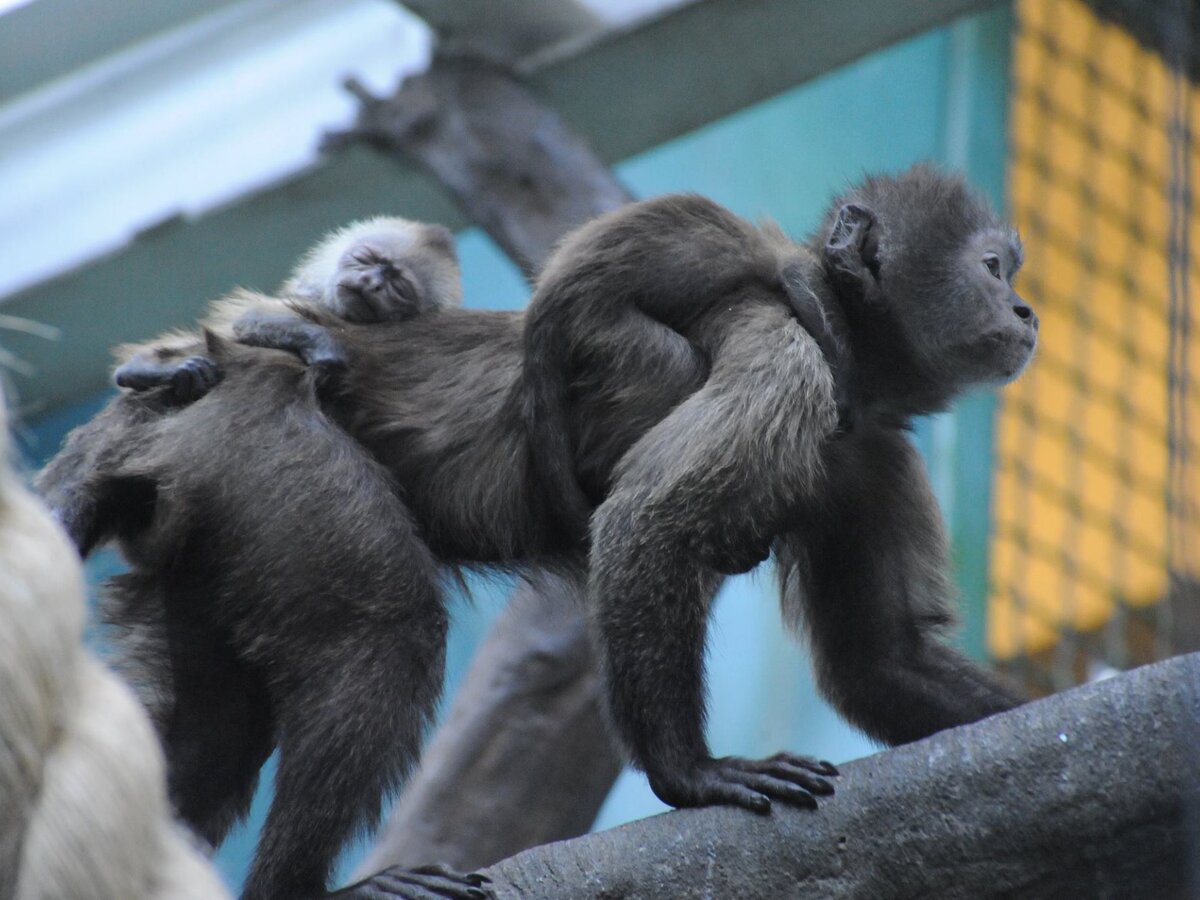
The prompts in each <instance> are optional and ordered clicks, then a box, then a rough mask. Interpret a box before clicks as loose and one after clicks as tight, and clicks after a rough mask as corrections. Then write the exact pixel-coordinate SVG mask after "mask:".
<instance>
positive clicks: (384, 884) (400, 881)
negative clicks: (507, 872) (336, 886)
mask: <svg viewBox="0 0 1200 900" xmlns="http://www.w3.org/2000/svg"><path fill="white" fill-rule="evenodd" d="M489 885H490V882H489V881H488V878H487V876H486V875H480V874H478V873H477V872H471V873H469V874H462V873H461V872H455V871H454V870H452V869H447V868H446V867H445V866H422V867H421V868H419V869H405V868H403V867H402V866H393V867H392V868H390V869H384V870H383V871H382V872H379V873H378V874H376V875H372V876H371V877H370V878H367V879H365V880H364V881H360V882H358V883H357V884H352V885H350V886H349V887H346V888H342V889H341V890H340V891H334V892H333V894H332V895H331V896H333V897H341V898H344V900H491V898H494V897H495V896H496V895H495V893H494V892H493V891H492V889H491V887H490V886H489Z"/></svg>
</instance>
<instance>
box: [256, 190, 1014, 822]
mask: <svg viewBox="0 0 1200 900" xmlns="http://www.w3.org/2000/svg"><path fill="white" fill-rule="evenodd" d="M914 223H915V224H914ZM981 254H983V255H984V256H988V255H990V254H994V255H995V256H996V260H994V261H993V262H995V264H996V266H997V267H998V268H997V271H998V272H999V274H1001V275H1002V277H993V276H992V275H991V274H990V273H989V271H988V269H987V268H985V265H984V262H983V259H982V258H981ZM1019 263H1020V251H1019V246H1018V245H1017V244H1016V243H1015V239H1014V237H1013V235H1012V233H1011V231H1010V230H1008V229H1005V228H1004V227H1003V226H1002V225H1000V223H999V222H998V221H997V220H996V219H995V217H994V216H993V215H992V213H991V212H990V211H989V210H988V209H987V207H986V205H985V204H983V203H982V202H980V201H979V200H978V199H977V198H976V197H975V196H974V195H972V194H971V193H970V192H969V191H968V190H967V189H966V188H965V186H964V185H963V184H962V182H961V181H960V180H958V179H955V178H951V177H947V176H944V175H941V174H938V173H936V172H934V171H932V170H929V169H924V168H918V169H915V170H912V171H910V172H907V173H904V174H902V175H900V176H895V177H882V178H873V179H868V180H867V181H866V182H865V183H864V184H863V185H861V186H859V187H858V188H856V189H855V190H853V191H852V192H850V193H849V194H848V195H847V197H845V198H843V199H842V200H840V201H838V202H837V203H835V204H834V206H833V208H832V209H831V212H830V214H829V216H828V217H827V220H826V223H825V225H824V226H823V227H822V228H821V229H820V230H819V231H818V232H817V233H816V234H815V235H814V236H813V238H812V239H811V240H810V241H809V242H807V244H792V243H791V242H788V241H786V240H785V239H784V238H783V237H782V235H781V234H780V233H779V232H778V230H777V229H773V228H763V229H759V228H755V227H754V226H751V225H749V224H748V223H744V222H742V221H741V220H739V219H737V218H736V217H734V216H732V215H731V214H730V213H728V212H727V211H725V210H722V209H721V208H720V207H717V206H716V205H715V204H711V203H710V202H708V201H704V200H702V199H701V198H695V197H681V198H680V197H675V198H662V199H658V200H651V201H646V202H644V203H640V204H633V205H631V206H629V207H627V208H625V209H623V210H620V211H618V212H616V213H615V214H612V215H610V216H608V217H605V218H603V219H600V220H597V222H595V223H593V224H591V225H589V226H585V227H584V228H583V229H581V230H580V231H579V232H577V233H576V234H575V235H574V236H573V237H570V238H568V239H567V241H566V242H564V244H563V246H562V247H561V248H560V249H559V251H558V252H557V253H556V254H555V256H554V257H553V258H552V259H551V261H550V262H549V263H548V264H547V266H546V270H545V272H544V273H543V275H542V277H541V279H540V280H539V283H538V287H537V291H536V293H535V297H534V300H533V302H532V304H531V307H530V310H529V313H528V327H526V319H525V317H523V316H522V315H521V314H517V313H486V312H471V311H465V310H443V311H440V312H438V313H437V314H436V315H429V316H419V317H417V318H415V319H413V320H411V321H409V322H406V323H404V324H403V326H402V327H401V326H392V325H389V324H388V323H381V324H379V325H374V326H371V327H363V326H360V325H354V324H346V323H342V322H339V321H337V320H335V319H333V318H331V317H330V316H328V314H327V313H323V312H321V311H311V310H310V311H305V312H304V315H305V317H306V318H307V320H308V321H306V322H301V323H300V324H301V325H302V326H304V327H305V328H310V329H311V328H316V329H318V330H321V331H327V332H329V333H331V334H335V335H336V343H337V345H338V351H339V353H341V354H343V357H342V358H343V360H344V369H343V370H342V371H340V372H339V373H338V374H337V375H336V377H333V378H331V379H330V380H329V382H328V383H327V384H326V393H325V394H324V398H325V408H326V409H327V410H328V412H329V414H330V415H332V416H333V417H335V418H336V419H337V420H338V421H339V422H341V423H342V424H343V425H344V426H345V427H346V428H347V430H348V431H349V432H350V433H351V434H353V435H354V437H355V438H356V439H357V440H358V441H359V442H361V444H362V445H363V446H364V447H365V448H366V449H367V450H368V451H369V453H370V454H371V455H372V456H373V457H374V458H375V459H377V460H378V461H379V462H380V463H382V465H383V466H384V467H385V468H386V469H387V471H388V472H389V473H390V474H391V476H392V477H393V478H395V479H396V481H397V483H398V484H399V486H400V489H401V490H402V491H403V494H404V496H405V499H406V501H407V504H408V508H409V509H410V510H411V512H412V515H413V516H414V518H415V520H416V522H417V525H418V528H419V530H420V533H421V535H422V537H423V538H424V540H425V541H426V542H427V544H428V546H429V549H430V550H431V552H432V553H433V555H434V556H435V557H436V558H438V559H439V560H440V561H442V562H445V563H450V564H493V565H505V566H519V565H524V564H528V563H531V562H537V563H540V564H547V563H550V564H553V563H559V562H561V563H563V564H564V565H568V566H570V565H573V564H575V563H578V561H579V560H580V557H581V554H582V552H583V550H584V549H585V548H586V546H587V545H586V542H585V540H584V538H585V532H584V528H583V523H582V521H581V517H583V516H586V515H587V513H588V512H589V511H590V510H591V509H592V508H593V507H596V508H595V512H594V514H593V515H592V517H591V524H590V539H591V546H590V569H589V585H590V603H591V608H592V614H593V619H594V622H595V625H596V636H597V639H598V642H599V646H600V650H601V657H602V660H603V663H604V666H605V672H606V676H607V681H608V687H609V700H610V703H609V708H610V712H611V714H612V718H613V722H614V724H615V726H616V728H617V730H618V732H619V733H620V735H621V736H622V738H623V739H624V740H625V742H626V744H627V745H628V746H629V747H630V748H631V750H632V753H633V757H634V760H635V762H636V763H637V764H638V765H640V766H641V767H642V768H643V769H644V770H645V771H646V772H647V774H648V775H649V777H650V781H651V784H652V786H653V787H654V789H655V790H656V792H658V794H659V796H660V797H662V798H663V799H664V800H666V801H667V802H670V803H673V804H675V805H695V804H702V803H712V802H729V803H736V804H740V805H744V806H746V807H749V808H751V809H755V810H760V811H761V810H764V809H766V808H768V807H769V805H770V802H771V798H776V799H783V800H786V801H789V802H795V803H800V804H805V805H813V804H814V800H813V794H814V793H827V792H828V791H830V790H831V789H832V788H831V787H830V785H829V784H828V782H826V781H825V780H824V779H823V778H821V777H819V776H821V775H827V774H831V773H832V768H831V767H829V766H828V765H827V764H822V763H819V762H817V761H814V760H810V759H806V758H804V757H799V756H793V755H791V754H780V755H778V756H776V757H773V758H771V759H768V760H742V759H733V758H731V759H724V760H717V759H713V758H712V757H711V755H710V754H709V751H708V747H707V744H706V742H705V739H704V729H703V725H704V700H703V698H704V689H703V670H702V661H703V646H704V636H705V628H706V622H707V616H708V610H709V606H710V604H711V601H712V597H713V596H714V594H715V591H716V589H717V588H718V586H719V584H720V582H721V579H722V576H723V575H724V574H726V573H731V572H736V571H742V570H744V569H746V568H749V567H750V566H752V565H753V564H754V563H755V562H756V561H757V560H758V559H760V558H761V557H762V556H763V555H764V554H765V552H766V549H767V548H768V547H770V546H771V544H772V542H773V543H774V547H775V549H776V552H777V554H778V557H779V561H780V572H781V579H782V581H783V586H784V603H785V610H786V615H787V617H788V618H789V619H791V620H796V621H800V620H802V621H804V622H806V623H807V625H808V631H809V634H810V636H811V637H812V639H813V643H814V653H815V656H816V659H817V661H818V670H819V682H820V684H821V686H822V689H823V690H824V691H825V692H826V693H827V695H828V696H829V697H830V699H831V700H832V701H833V702H834V703H835V704H836V705H837V706H838V707H839V709H841V710H842V712H843V713H844V714H845V715H846V716H847V717H848V718H849V719H850V720H851V721H853V722H855V723H856V724H857V725H859V726H860V727H862V728H863V729H865V730H866V731H868V732H869V733H871V734H873V735H874V736H876V737H878V738H880V739H883V740H887V741H892V742H895V741H905V740H911V739H913V738H916V737H920V736H922V735H924V734H928V733H930V732H931V731H934V730H937V729H939V728H944V727H949V726H950V725H955V724H963V723H966V722H970V721H974V720H975V719H978V718H980V717H982V716H985V715H989V714H991V713H993V712H996V711H998V710H1000V709H1005V708H1008V707H1009V706H1012V705H1013V704H1015V703H1016V702H1018V698H1016V697H1015V696H1013V695H1010V694H1008V693H1007V692H1006V691H1005V690H1004V689H1003V688H1001V687H999V686H998V685H996V684H995V683H993V681H992V680H991V679H990V677H989V676H987V675H985V674H983V673H982V672H981V671H980V670H979V669H978V668H977V667H975V666H974V665H973V664H971V663H970V662H968V661H967V660H966V659H965V658H964V657H962V656H961V655H960V654H958V653H957V652H955V651H953V650H951V649H949V648H948V647H947V646H946V645H945V644H943V643H941V642H940V641H939V640H938V639H937V638H938V634H939V632H940V630H941V629H943V628H944V626H945V625H946V624H947V623H948V622H949V621H950V618H951V616H950V608H951V603H950V601H951V597H950V587H949V585H950V581H949V578H948V575H947V570H948V562H947V554H946V539H945V533H944V527H943V525H942V522H941V520H940V517H939V516H938V513H937V509H936V506H935V505H934V504H933V502H932V497H931V492H930V491H929V487H928V482H927V479H926V476H925V473H924V471H923V469H922V468H921V466H920V465H919V462H918V461H917V460H916V459H915V457H914V456H913V452H912V449H911V447H910V445H909V444H908V442H907V438H906V436H905V434H904V431H905V428H906V427H907V425H908V422H909V419H910V417H911V416H913V415H916V414H921V413H925V412H930V411H933V410H935V409H940V408H943V407H944V406H945V404H946V403H948V402H949V401H950V399H951V398H952V397H953V396H954V395H955V394H957V393H958V392H960V391H961V390H963V389H964V388H966V387H969V386H971V385H974V384H981V383H998V382H1003V381H1005V380H1008V379H1010V378H1012V377H1014V376H1015V375H1016V374H1017V373H1018V372H1019V371H1020V369H1021V367H1022V366H1023V365H1024V364H1025V362H1026V361H1027V360H1028V358H1029V357H1030V355H1031V353H1032V350H1033V346H1034V343H1035V339H1036V324H1037V320H1036V317H1035V316H1034V315H1033V313H1032V311H1031V310H1029V308H1028V306H1026V305H1025V304H1024V303H1023V302H1022V301H1021V300H1020V298H1019V297H1017V296H1016V294H1015V293H1014V292H1013V291H1012V288H1011V286H1010V284H1009V280H1010V279H1011V276H1012V274H1013V273H1014V272H1015V270H1016V268H1017V266H1019ZM1001 270H1002V271H1001ZM812 322H815V323H816V324H815V325H812V324H810V323H812ZM826 332H827V333H826ZM279 336H280V335H279V334H278V333H276V334H275V335H274V337H276V338H278V337H279ZM283 343H284V345H288V344H287V339H286V335H285V336H284V341H283ZM839 397H843V398H845V397H848V398H849V399H850V400H851V408H852V412H853V418H852V419H851V420H850V421H848V422H847V423H846V426H847V427H846V428H842V429H839V427H838V422H839V419H840V418H841V416H840V414H839V409H838V406H839V404H840V402H841V401H840V400H839ZM572 498H573V499H572Z"/></svg>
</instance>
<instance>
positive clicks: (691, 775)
mask: <svg viewBox="0 0 1200 900" xmlns="http://www.w3.org/2000/svg"><path fill="white" fill-rule="evenodd" d="M837 774H838V771H837V769H836V768H834V767H833V765H832V764H831V763H827V762H823V761H820V760H816V759H812V758H810V757H807V756H797V755H795V754H792V753H776V754H775V755H774V756H771V757H768V758H766V759H743V758H742V757H740V756H725V757H722V758H720V759H713V758H711V757H710V758H708V759H703V760H700V761H699V762H698V763H696V764H694V765H693V766H692V767H691V768H689V769H687V770H683V771H680V770H678V769H677V770H676V771H673V772H671V773H670V774H669V775H667V776H665V777H660V776H656V775H651V776H650V787H651V788H653V790H654V793H655V794H657V795H658V798H659V799H660V800H662V801H663V802H664V803H669V804H670V805H671V806H677V807H678V806H709V805H713V804H731V805H733V806H740V807H742V808H743V809H748V810H750V811H751V812H756V813H766V812H769V811H770V809H771V801H772V800H782V801H784V802H786V803H791V804H793V805H795V806H802V807H805V808H806V809H816V808H817V797H816V795H827V794H832V793H833V785H832V784H830V783H829V782H828V781H826V780H825V778H823V777H817V776H827V777H828V776H832V775H837Z"/></svg>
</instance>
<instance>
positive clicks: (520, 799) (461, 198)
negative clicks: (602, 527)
mask: <svg viewBox="0 0 1200 900" xmlns="http://www.w3.org/2000/svg"><path fill="white" fill-rule="evenodd" d="M350 87H351V90H353V91H354V92H355V93H356V94H357V95H358V97H359V99H360V100H361V101H362V107H361V110H360V114H359V118H358V124H357V125H356V127H355V128H354V129H353V130H352V131H351V132H349V133H347V134H343V135H340V136H336V137H334V138H333V139H332V145H333V146H336V145H338V144H342V143H345V142H347V141H353V140H366V141H369V142H370V143H371V144H373V145H374V146H376V147H377V148H379V149H381V150H382V151H383V152H386V153H392V154H396V155H399V156H403V157H404V158H406V159H414V160H416V161H417V162H418V163H419V164H421V165H422V166H423V167H425V168H426V169H427V170H428V171H430V172H431V173H432V174H433V175H434V176H435V177H436V178H437V179H438V180H439V181H441V182H442V184H443V185H445V187H446V188H447V190H449V192H450V193H451V194H452V195H453V196H454V198H455V199H456V201H457V202H458V203H459V204H460V205H461V206H462V207H463V209H464V211H465V212H466V213H467V214H468V215H469V216H470V217H471V218H472V219H474V220H475V221H476V222H478V223H480V224H481V225H482V226H483V227H484V228H485V229H487V231H488V233H489V234H490V235H491V236H492V238H493V239H494V240H495V241H496V242H497V243H498V244H499V245H500V246H501V247H503V248H504V249H505V250H506V251H507V252H508V253H509V255H510V256H512V257H513V258H514V259H515V260H517V262H518V263H519V264H520V265H521V267H522V268H523V269H524V271H525V272H526V274H527V275H531V274H532V273H533V272H534V270H535V269H536V268H537V267H538V266H539V265H540V263H541V261H542V260H543V259H544V258H545V257H546V255H547V254H548V253H549V252H550V249H551V248H552V246H553V245H554V242H555V241H557V240H558V239H559V238H560V237H561V236H562V235H563V234H564V233H565V232H567V231H568V230H569V229H570V228H572V227H573V226H575V225H577V224H579V223H581V222H584V221H586V220H587V219H590V218H592V217H594V216H596V215H599V214H600V213H602V212H606V211H608V210H610V209H613V208H615V207H617V206H620V205H621V204H623V203H625V202H627V201H628V200H629V199H630V195H629V193H628V192H627V191H626V190H625V188H623V187H622V186H621V185H620V184H619V183H618V182H617V181H616V179H615V178H614V177H613V175H612V173H611V172H610V171H609V170H608V169H607V168H606V167H605V166H604V165H603V164H602V163H601V162H600V161H599V160H598V159H597V158H596V157H595V156H594V155H593V154H592V152H591V151H590V150H589V149H588V148H587V146H586V145H585V144H584V142H583V141H582V140H581V139H580V138H578V137H577V136H575V135H574V134H573V133H572V132H571V131H570V130H569V129H568V128H567V127H566V126H565V125H564V124H563V122H562V121H561V120H560V119H559V118H558V116H557V115H556V114H555V113H554V112H552V111H550V110H548V109H546V108H545V107H543V106H542V105H541V104H539V103H538V101H537V100H536V99H535V98H534V97H532V96H531V95H530V94H529V92H528V91H526V90H525V89H524V88H523V87H522V86H521V85H520V84H519V83H517V82H516V81H515V80H514V79H513V78H512V76H511V75H510V74H509V73H507V72H506V71H504V70H502V69H500V68H497V67H496V66H494V65H490V64H487V63H481V62H478V61H471V60H467V59H453V60H451V59H445V58H439V59H438V60H436V61H435V63H434V65H433V67H432V68H431V69H430V71H429V72H427V73H425V74H423V75H420V76H417V77H415V78H410V79H408V80H407V81H405V82H404V84H403V85H402V86H401V88H400V89H399V91H397V92H396V94H395V95H393V96H391V97H388V98H384V99H377V98H374V97H372V96H370V95H369V94H368V93H367V92H366V90H365V89H363V88H362V86H361V85H354V84H352V85H350ZM578 590H579V588H578V587H573V586H572V585H571V584H569V583H568V582H566V581H565V580H563V579H561V578H558V577H550V576H546V577H544V578H539V579H537V583H536V584H535V585H531V586H529V587H527V588H524V589H522V590H521V591H518V593H517V600H516V601H514V602H513V603H512V604H511V605H510V606H509V608H508V609H507V610H505V612H504V613H503V614H502V616H501V619H500V622H499V623H498V624H497V626H496V627H495V629H494V630H493V632H492V634H491V635H490V636H489V637H488V639H487V641H486V642H485V644H484V646H483V648H482V649H481V651H480V652H479V653H478V654H477V656H476V658H475V660H474V662H473V663H472V667H471V671H470V673H469V674H468V676H467V680H466V683H465V686H464V688H463V690H462V691H460V693H459V695H458V696H457V697H456V698H455V702H454V705H453V708H452V709H451V711H450V715H449V719H448V721H447V723H446V724H445V726H443V729H442V731H440V732H439V733H438V735H437V736H436V737H435V738H434V740H433V741H432V743H431V744H430V746H429V747H428V749H427V750H426V752H425V755H424V759H423V761H422V764H421V769H420V771H419V772H418V773H417V774H416V775H415V776H414V778H413V779H412V781H411V782H410V784H409V786H408V788H407V790H406V791H405V793H404V795H403V796H402V797H401V800H400V802H399V804H398V805H397V808H396V810H395V812H394V813H393V815H392V819H391V821H390V823H389V824H388V826H387V828H386V829H385V831H384V834H383V837H382V838H381V840H380V842H379V844H378V845H377V846H376V848H375V849H374V851H373V852H372V853H371V854H370V856H369V857H368V859H367V860H366V862H365V863H364V864H363V866H362V868H361V872H362V873H364V874H367V873H369V872H371V871H377V870H378V869H380V868H382V867H384V866H386V865H391V864H396V863H403V864H408V865H420V864H426V863H431V862H442V863H446V864H449V865H453V866H455V867H457V868H460V869H474V868H478V867H480V866H483V865H487V864H490V863H492V862H494V861H495V860H497V859H500V858H502V857H505V856H508V855H511V854H512V853H516V852H517V851H519V850H522V849H524V848H526V847H532V846H536V845H538V844H542V843H545V842H546V841H552V840H559V839H561V838H566V837H572V836H574V835H577V834H581V833H583V832H584V831H586V830H587V829H588V827H589V826H590V825H591V823H592V821H593V820H594V819H595V817H596V813H597V812H598V811H599V809H600V805H601V804H602V803H603V802H604V798H605V797H606V796H608V792H609V790H610V789H611V788H612V783H613V781H614V780H615V779H616V776H617V774H618V773H619V772H620V768H621V761H620V756H619V755H618V753H617V751H616V750H615V748H614V747H613V745H612V743H611V741H610V740H609V739H608V737H607V730H606V726H605V724H604V722H603V719H602V715H601V707H600V684H599V681H598V678H597V675H596V672H595V667H594V665H593V658H592V653H591V647H590V645H589V642H588V640H587V629H586V625H585V622H584V617H583V614H582V605H581V601H580V600H579V598H578V597H577V596H575V595H576V594H577V591H578Z"/></svg>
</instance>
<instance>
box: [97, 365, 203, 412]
mask: <svg viewBox="0 0 1200 900" xmlns="http://www.w3.org/2000/svg"><path fill="white" fill-rule="evenodd" d="M113 380H114V381H116V383H117V387H122V388H129V389H130V390H132V391H148V390H150V389H151V388H156V387H160V386H162V385H168V386H169V396H170V397H171V399H172V400H173V401H174V402H175V403H176V404H179V405H181V406H182V405H184V404H187V403H192V402H194V401H196V400H199V399H200V398H201V397H203V396H204V395H205V394H207V393H208V392H209V391H211V390H212V389H213V388H214V387H216V385H217V382H219V381H220V380H221V370H220V369H219V368H218V367H217V364H216V363H215V362H213V361H212V360H211V359H209V358H208V357H207V356H189V357H187V358H186V359H183V360H179V361H177V362H171V363H161V362H155V361H151V360H147V359H143V358H141V357H136V356H135V357H134V358H133V359H131V360H129V362H127V363H125V364H123V365H121V366H119V367H118V368H117V370H116V371H115V372H114V373H113Z"/></svg>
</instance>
